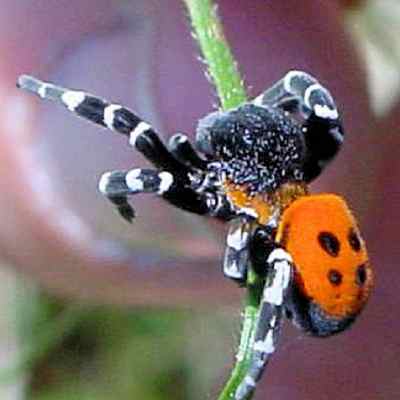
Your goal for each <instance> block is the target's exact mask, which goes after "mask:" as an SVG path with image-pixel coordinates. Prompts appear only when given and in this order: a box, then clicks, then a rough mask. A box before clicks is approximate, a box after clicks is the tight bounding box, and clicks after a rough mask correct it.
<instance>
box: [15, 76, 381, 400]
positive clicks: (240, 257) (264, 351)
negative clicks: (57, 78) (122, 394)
mask: <svg viewBox="0 0 400 400" xmlns="http://www.w3.org/2000/svg"><path fill="white" fill-rule="evenodd" d="M18 86H19V87H20V88H22V89H25V90H28V91H30V92H33V93H35V94H37V95H39V96H40V97H41V98H43V99H49V100H54V101H57V102H60V103H61V104H63V105H64V106H65V107H67V108H68V109H69V110H70V111H72V112H73V113H75V114H77V115H79V116H81V117H83V118H86V119H88V120H90V121H92V122H94V123H96V124H99V125H102V126H103V127H105V128H108V129H111V130H113V131H115V132H118V133H121V134H123V135H125V136H127V137H128V139H129V144H130V145H131V146H132V147H134V148H135V149H136V150H138V151H139V152H140V153H142V154H143V155H144V156H145V157H146V158H147V159H148V160H149V161H150V162H151V163H152V164H153V165H154V167H155V169H143V168H134V169H131V170H128V171H111V172H106V173H105V174H103V175H102V177H101V179H100V181H99V190H100V192H101V193H102V194H103V195H105V196H106V197H107V198H108V199H109V200H110V201H111V202H112V203H113V204H114V206H115V207H116V208H117V210H118V212H119V214H120V215H121V216H122V217H123V218H124V219H125V220H127V221H129V222H131V221H132V219H133V218H134V216H135V212H134V210H133V208H132V206H131V205H130V204H129V202H128V197H129V196H131V195H134V194H139V193H154V194H157V195H159V196H161V197H162V198H163V199H165V200H167V201H168V202H169V203H171V204H173V205H174V206H176V207H179V208H181V209H183V210H185V211H189V212H192V213H196V214H200V215H207V216H211V217H216V218H218V219H221V220H223V221H227V222H228V224H229V229H228V235H227V239H226V250H225V255H224V260H223V271H224V274H225V275H226V276H227V277H229V278H231V279H233V280H234V281H236V282H238V283H239V284H240V285H246V279H247V273H248V270H249V265H251V266H252V268H253V269H254V271H256V273H258V274H259V275H260V276H261V277H262V278H263V279H264V282H265V284H264V288H263V293H262V296H261V300H260V308H259V310H260V311H259V314H258V317H257V325H256V330H255V340H254V345H253V348H252V359H251V363H250V367H249V370H248V373H247V374H246V376H245V377H244V379H243V381H242V382H241V384H240V385H239V387H238V389H237V390H236V393H235V397H234V398H235V400H244V399H246V398H247V397H248V395H249V394H250V393H251V392H252V391H253V390H254V389H255V387H256V384H257V381H258V380H259V379H260V377H261V375H262V373H263V371H264V369H265V366H266V365H267V363H268V361H269V359H270V357H271V355H272V354H273V353H274V351H275V348H276V344H277V341H278V338H279V335H280V331H281V326H282V321H283V316H284V315H285V316H286V317H287V318H288V319H290V320H292V321H293V322H294V323H295V324H296V325H297V326H298V327H299V328H301V329H302V330H303V331H305V332H306V333H308V334H310V335H313V336H318V337H326V336H330V335H333V334H335V333H338V332H340V331H343V330H344V329H346V328H347V327H348V326H350V324H351V323H352V322H353V321H354V319H355V318H356V316H357V315H358V314H359V312H360V311H361V309H362V308H363V307H364V305H365V303H366V301H367V299H368V296H369V293H370V289H371V287H372V283H373V273H372V270H371V267H370V264H369V261H368V254H367V251H366V247H365V243H364V241H363V239H362V237H361V235H360V231H359V229H358V227H357V223H356V220H355V218H354V217H353V215H352V213H351V211H350V209H349V208H348V206H347V204H346V202H345V201H344V200H343V199H342V198H341V197H340V196H337V195H334V194H315V195H312V194H309V191H308V187H307V184H308V183H309V182H311V181H312V180H313V179H314V178H316V177H317V176H318V175H319V174H320V173H321V172H322V170H323V169H324V168H325V166H326V165H327V164H328V163H329V161H331V160H332V159H333V158H334V156H335V155H336V154H337V152H338V151H339V149H340V147H341V145H342V142H343V136H344V132H343V127H342V123H341V120H340V115H339V112H338V109H337V107H336V105H335V102H334V100H333V98H332V96H331V94H330V93H329V91H328V90H327V89H326V88H325V87H323V86H322V85H321V84H320V83H319V82H318V81H317V80H316V79H315V78H314V77H312V76H311V75H309V74H307V73H305V72H302V71H289V72H288V73H287V74H286V75H285V76H284V77H283V78H282V79H281V80H279V81H278V82H277V83H275V84H274V85H273V86H272V87H271V88H269V89H268V90H266V91H265V92H264V93H262V94H261V95H260V96H258V97H256V98H255V99H254V100H253V101H251V102H248V103H245V104H243V105H241V106H239V107H237V108H236V109H233V110H229V111H225V112H222V111H216V112H213V113H211V114H209V115H207V116H205V117H204V118H202V119H201V120H200V121H199V123H198V127H197V131H196V148H197V149H195V147H194V146H192V144H191V143H190V142H189V140H188V138H187V136H186V135H184V134H181V133H179V134H175V135H173V136H172V137H171V138H170V140H169V143H168V145H165V144H164V143H163V142H162V141H161V140H160V138H159V136H158V134H157V133H156V132H155V130H154V129H153V128H152V126H151V125H150V124H149V123H147V122H145V121H144V120H142V119H141V118H140V117H138V116H137V115H136V114H134V113H133V112H132V111H130V110H128V109H127V108H125V107H122V106H121V105H118V104H113V103H110V102H108V101H106V100H104V99H101V98H99V97H96V96H94V95H91V94H89V93H86V92H83V91H80V90H70V89H65V88H62V87H60V86H55V85H53V84H51V83H46V82H42V81H40V80H38V79H36V78H33V77H31V76H26V75H23V76H21V77H20V78H19V79H18Z"/></svg>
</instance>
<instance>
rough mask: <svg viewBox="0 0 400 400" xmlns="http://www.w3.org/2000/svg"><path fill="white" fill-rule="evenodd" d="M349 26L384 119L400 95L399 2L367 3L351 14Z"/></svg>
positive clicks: (376, 106) (372, 0) (377, 0)
mask: <svg viewBox="0 0 400 400" xmlns="http://www.w3.org/2000/svg"><path fill="white" fill-rule="evenodd" d="M347 26H348V27H349V30H350V31H351V32H352V34H353V37H354V38H355V40H356V43H357V45H358V48H359V49H360V52H361V55H362V56H363V57H364V59H365V66H366V71H367V74H368V82H369V89H370V95H371V102H372V106H373V108H374V110H375V111H376V113H377V114H378V115H383V114H385V113H386V112H387V111H388V110H390V108H391V107H392V106H393V105H394V104H395V103H396V102H397V101H398V100H399V94H400V40H399V38H400V2H399V1H398V0H368V1H365V4H364V7H362V8H360V9H355V10H353V11H351V12H349V13H348V16H347ZM382 71H385V73H384V74H383V73H382Z"/></svg>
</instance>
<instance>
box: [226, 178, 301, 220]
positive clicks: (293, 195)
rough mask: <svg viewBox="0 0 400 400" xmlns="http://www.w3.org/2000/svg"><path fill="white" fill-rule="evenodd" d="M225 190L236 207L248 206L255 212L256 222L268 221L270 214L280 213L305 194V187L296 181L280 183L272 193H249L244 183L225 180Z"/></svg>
mask: <svg viewBox="0 0 400 400" xmlns="http://www.w3.org/2000/svg"><path fill="white" fill-rule="evenodd" d="M224 188H225V192H226V195H227V197H228V198H229V200H230V201H231V202H232V204H233V205H234V206H235V207H237V208H239V209H240V208H250V209H252V210H253V211H255V212H256V213H257V222H258V223H259V224H261V225H265V224H266V223H268V220H269V219H270V217H271V216H272V214H273V213H274V212H275V211H276V210H278V212H279V213H280V212H281V211H282V210H284V209H285V208H286V207H287V206H288V205H289V204H291V203H292V202H293V201H294V200H295V199H297V198H298V197H300V196H304V195H305V194H306V190H307V189H306V187H305V186H304V185H301V184H298V183H296V184H295V183H288V184H285V185H282V186H281V187H280V188H279V189H278V190H276V191H275V192H273V193H257V194H255V195H250V194H249V193H248V191H247V188H246V186H245V185H235V184H233V183H231V182H225V185H224Z"/></svg>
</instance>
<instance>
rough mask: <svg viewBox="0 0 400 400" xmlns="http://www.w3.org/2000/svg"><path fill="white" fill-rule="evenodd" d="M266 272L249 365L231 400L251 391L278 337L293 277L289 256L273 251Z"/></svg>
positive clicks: (236, 399)
mask: <svg viewBox="0 0 400 400" xmlns="http://www.w3.org/2000/svg"><path fill="white" fill-rule="evenodd" d="M266 270H267V276H266V282H265V286H264V290H263V294H262V298H261V304H260V310H259V314H258V318H257V326H256V329H255V339H254V345H253V349H252V357H251V361H250V366H249V368H248V372H247V374H246V375H245V377H244V378H243V380H242V382H241V384H240V385H239V386H238V388H237V390H236V393H235V397H234V399H235V400H246V399H247V398H248V396H249V395H250V394H251V393H252V392H253V391H254V389H255V387H256V385H257V382H258V381H259V380H260V378H261V376H262V373H263V371H264V369H265V367H266V365H267V363H268V361H269V360H270V358H271V356H272V354H273V353H274V352H275V348H276V344H277V342H278V339H279V336H280V331H281V327H282V317H283V309H284V305H285V303H286V300H287V297H288V294H289V291H290V287H291V283H292V276H293V260H292V258H291V256H290V254H289V253H287V252H286V251H285V250H284V249H282V248H280V247H277V248H275V249H274V250H272V252H271V253H270V254H269V256H268V258H267V262H266Z"/></svg>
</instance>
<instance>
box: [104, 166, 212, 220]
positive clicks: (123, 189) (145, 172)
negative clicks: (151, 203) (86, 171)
mask: <svg viewBox="0 0 400 400" xmlns="http://www.w3.org/2000/svg"><path fill="white" fill-rule="evenodd" d="M98 186H99V190H100V192H101V193H102V194H103V195H104V196H106V197H107V198H108V199H109V200H110V201H111V202H112V203H113V204H114V205H115V206H116V207H117V209H118V211H119V213H120V214H121V216H122V217H123V218H124V219H126V220H127V221H129V222H131V221H132V219H133V218H134V216H135V212H134V210H133V208H132V207H131V206H130V205H129V203H128V196H130V195H134V194H138V193H155V194H157V195H159V196H161V197H163V198H164V199H166V200H168V201H169V202H171V203H173V204H174V205H178V206H179V207H180V208H183V209H185V210H187V211H192V212H196V213H200V212H201V213H203V214H206V213H207V212H208V211H209V207H208V204H207V202H206V201H205V200H204V199H203V198H201V197H200V196H199V195H198V194H197V193H196V192H194V191H193V190H191V189H187V188H185V187H182V186H181V185H180V184H179V183H178V184H177V183H176V182H175V177H174V175H173V174H172V173H170V172H168V171H161V172H160V171H157V170H152V169H142V168H135V169H132V170H129V171H112V172H106V173H104V174H103V175H102V177H101V178H100V181H99V185H98Z"/></svg>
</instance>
